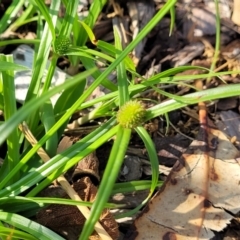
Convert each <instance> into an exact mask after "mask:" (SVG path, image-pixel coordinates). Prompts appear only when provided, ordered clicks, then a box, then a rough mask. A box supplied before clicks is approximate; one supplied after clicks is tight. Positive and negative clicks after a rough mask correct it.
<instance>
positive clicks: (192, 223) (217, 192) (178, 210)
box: [125, 118, 240, 240]
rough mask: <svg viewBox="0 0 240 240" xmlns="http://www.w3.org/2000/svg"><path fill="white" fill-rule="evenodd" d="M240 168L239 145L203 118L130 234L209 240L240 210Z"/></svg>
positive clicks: (145, 236)
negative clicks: (195, 137)
mask: <svg viewBox="0 0 240 240" xmlns="http://www.w3.org/2000/svg"><path fill="white" fill-rule="evenodd" d="M239 170H240V158H239V152H238V150H237V149H236V148H235V147H234V146H233V144H232V143H231V142H230V141H229V139H228V138H227V137H226V136H225V135H224V134H223V133H222V132H221V131H220V130H218V129H216V127H215V126H214V125H213V124H212V123H211V121H210V120H208V119H207V118H205V119H204V118H202V121H201V128H200V131H199V134H198V138H197V139H196V140H195V141H193V142H192V144H191V145H190V147H189V149H188V151H187V152H186V153H185V154H183V156H182V157H181V158H180V159H179V161H178V162H177V163H176V164H175V165H174V167H173V169H172V171H171V173H170V174H169V176H168V178H167V180H166V182H165V184H164V185H163V187H162V188H161V190H160V191H159V192H158V193H157V194H156V196H155V197H154V198H153V199H152V200H151V201H150V202H149V204H148V206H147V207H146V208H145V210H144V211H143V212H142V214H141V216H139V218H138V219H137V220H136V221H135V224H134V227H133V229H132V231H131V232H130V233H129V234H128V235H127V236H126V237H125V239H156V240H157V239H169V240H170V239H184V240H190V239H210V238H211V237H213V236H214V234H213V232H212V231H211V230H214V231H221V230H223V229H224V228H225V227H226V226H227V224H229V223H230V220H231V219H232V218H233V215H232V214H236V213H237V212H238V211H239V210H240V204H239V197H240V191H239V186H240V184H239V181H240V171H239Z"/></svg>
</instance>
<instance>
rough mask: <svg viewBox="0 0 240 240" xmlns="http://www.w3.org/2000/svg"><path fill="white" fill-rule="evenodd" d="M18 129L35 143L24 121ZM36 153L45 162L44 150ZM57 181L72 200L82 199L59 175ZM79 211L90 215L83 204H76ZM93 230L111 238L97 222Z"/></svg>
mask: <svg viewBox="0 0 240 240" xmlns="http://www.w3.org/2000/svg"><path fill="white" fill-rule="evenodd" d="M19 129H20V130H21V131H22V133H23V134H24V135H25V137H26V139H27V140H28V142H29V143H30V144H31V145H32V146H34V145H36V144H37V142H38V141H37V140H36V138H35V137H34V136H33V134H32V132H31V131H30V129H29V128H28V126H27V124H26V123H25V122H23V123H22V124H20V125H19ZM37 153H38V155H39V156H40V158H41V159H42V160H43V161H44V162H47V161H48V160H49V159H50V157H49V156H48V155H47V153H46V152H45V150H44V149H43V148H42V147H40V148H39V149H38V151H37ZM57 181H58V182H59V183H60V185H61V186H62V188H63V189H64V190H65V191H66V193H67V194H68V196H69V197H70V198H71V199H72V200H76V201H83V200H82V199H81V198H80V197H79V195H78V194H77V192H76V191H75V190H74V189H73V188H72V187H71V185H70V184H69V182H68V181H67V179H66V178H65V177H64V176H63V175H61V176H59V177H58V178H57ZM76 207H77V208H78V209H79V211H80V212H81V213H82V214H83V216H84V217H85V218H86V219H88V218H89V216H90V210H89V209H88V208H87V207H85V206H79V205H77V206H76ZM94 229H95V231H96V232H97V233H98V235H99V236H100V237H101V239H103V240H112V238H111V236H110V235H109V234H108V233H107V232H106V230H105V229H104V228H103V226H102V225H101V224H100V223H99V222H97V223H96V224H95V227H94Z"/></svg>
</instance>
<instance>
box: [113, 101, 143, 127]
mask: <svg viewBox="0 0 240 240" xmlns="http://www.w3.org/2000/svg"><path fill="white" fill-rule="evenodd" d="M145 115H146V109H145V108H144V106H143V104H142V103H141V102H139V101H135V100H133V101H132V100H131V101H128V102H127V103H126V104H124V105H123V106H122V107H121V108H120V109H119V111H118V113H117V121H118V123H119V124H120V125H121V126H122V127H124V128H130V129H133V128H135V127H137V126H139V125H141V124H142V123H143V122H144V120H145Z"/></svg>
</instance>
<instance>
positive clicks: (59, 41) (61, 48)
mask: <svg viewBox="0 0 240 240" xmlns="http://www.w3.org/2000/svg"><path fill="white" fill-rule="evenodd" d="M70 43H71V42H70V40H69V38H66V37H64V36H60V37H58V38H56V40H55V43H54V45H55V52H56V53H57V54H59V55H64V54H65V53H66V52H67V50H68V48H69V46H70Z"/></svg>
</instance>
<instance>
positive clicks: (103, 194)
mask: <svg viewBox="0 0 240 240" xmlns="http://www.w3.org/2000/svg"><path fill="white" fill-rule="evenodd" d="M216 1H217V0H216ZM78 2H79V1H77V0H74V1H66V0H63V1H60V0H52V1H51V5H50V7H49V8H47V7H46V6H45V5H44V2H43V1H41V0H30V1H28V3H27V4H26V3H25V1H12V3H11V5H10V6H9V8H8V9H7V10H6V12H5V14H4V16H3V17H2V18H1V20H0V30H1V33H2V34H4V33H7V32H9V31H15V30H17V29H18V28H19V27H20V26H22V25H24V24H27V23H29V22H33V21H35V22H36V23H37V39H35V40H24V39H20V40H5V41H2V42H1V43H0V46H5V45H9V44H20V43H25V44H34V51H35V55H34V63H33V67H32V68H31V69H27V70H31V71H32V80H31V83H30V86H29V89H28V93H27V97H26V100H25V102H24V103H23V105H22V106H21V108H19V109H17V108H16V99H15V95H14V92H15V86H14V71H25V70H26V68H25V67H23V66H19V65H17V64H15V63H14V62H13V59H12V57H11V56H8V55H3V54H2V55H0V62H1V64H0V72H1V75H0V108H1V110H2V111H3V112H4V122H1V125H0V133H1V134H0V145H1V144H3V143H6V146H7V153H6V156H5V158H4V161H3V164H2V166H1V168H0V238H1V239H9V237H12V238H13V239H49V240H50V239H63V238H62V237H61V236H59V235H58V234H56V233H55V232H53V231H52V230H50V229H47V228H46V227H44V226H41V225H40V224H38V223H36V222H34V221H32V220H31V219H30V217H31V215H32V214H34V212H35V211H36V210H38V209H40V208H42V207H43V206H46V204H50V203H55V204H65V205H66V204H67V205H83V206H88V207H90V208H91V214H90V218H89V219H87V220H86V222H85V225H84V227H83V230H82V232H81V235H80V236H79V239H80V240H86V239H88V237H89V236H90V234H91V233H92V231H93V229H94V225H95V223H96V222H97V221H98V219H99V217H100V214H101V212H102V210H103V209H104V208H106V207H108V208H114V207H118V206H117V205H116V204H109V203H108V199H109V197H110V195H111V194H114V193H117V192H128V191H133V190H134V191H136V190H143V189H149V196H148V197H147V199H145V200H144V201H143V202H142V204H140V205H139V206H138V207H137V208H136V209H134V210H132V211H129V213H127V214H128V215H131V214H133V213H135V212H137V211H138V210H139V209H140V208H141V207H142V206H144V204H145V203H146V202H147V201H148V200H149V198H150V197H151V196H152V194H153V192H154V190H155V188H156V186H159V185H160V184H161V183H160V182H159V181H158V174H159V170H158V157H157V153H156V150H155V147H154V144H153V142H152V139H151V137H150V136H149V134H148V132H147V131H146V129H145V128H144V127H143V124H144V123H145V122H146V121H149V120H151V119H153V118H155V117H158V116H160V115H165V114H167V113H169V112H170V111H173V110H176V109H179V108H182V107H184V106H187V105H190V104H196V103H198V102H201V101H209V100H214V99H220V98H226V97H231V96H237V95H239V90H240V84H229V85H225V86H223V87H221V88H215V89H207V90H202V91H197V90H196V91H195V92H194V93H191V94H186V95H184V96H181V97H180V96H175V95H173V94H169V93H167V92H165V91H163V90H160V89H157V85H158V84H178V83H179V82H181V83H185V84H189V82H190V81H193V80H195V79H209V78H211V77H221V76H222V75H226V74H229V73H230V72H221V73H216V72H214V65H213V66H212V68H211V69H210V70H209V69H204V68H201V67H193V66H182V67H176V68H173V69H169V70H166V71H163V72H161V73H158V74H156V75H154V76H152V77H150V78H149V79H144V78H143V77H142V76H140V75H139V74H138V73H137V72H136V69H135V67H134V64H133V62H132V60H131V58H130V57H129V54H130V53H131V51H132V50H133V49H134V48H135V47H136V46H137V44H138V43H139V42H140V41H141V40H142V39H143V38H144V37H145V36H146V35H147V34H148V33H149V32H150V31H151V30H152V29H153V28H154V26H155V25H156V24H157V23H158V22H159V21H161V19H162V18H163V17H164V16H165V15H166V14H168V13H170V16H171V25H170V32H172V31H173V28H174V17H175V12H174V6H175V4H176V2H177V1H176V0H168V1H167V2H166V3H165V5H164V6H163V7H162V8H161V9H160V10H159V11H158V12H157V13H156V15H155V16H154V17H153V18H152V20H151V21H150V22H149V23H148V24H147V25H146V26H145V27H144V28H143V29H142V31H141V32H140V33H139V35H138V36H137V37H136V38H135V39H134V40H133V41H132V42H131V43H130V44H129V45H128V46H127V47H126V48H125V49H122V44H121V38H120V34H119V32H118V29H116V28H114V44H110V43H107V42H104V41H101V40H98V39H96V38H95V36H94V34H93V31H92V29H93V26H94V24H95V22H96V20H97V18H98V16H99V14H100V13H101V11H102V9H103V7H104V6H105V4H106V3H107V1H106V0H96V1H92V4H91V7H90V11H89V15H88V16H87V17H86V18H85V19H84V20H83V21H79V20H78V17H77V15H76V12H77V4H78ZM61 3H62V4H64V6H65V8H66V13H65V16H64V17H63V18H59V16H58V12H59V9H60V4H61ZM24 4H26V5H24ZM23 5H24V9H25V10H24V11H23V14H22V15H21V17H20V18H18V19H16V20H15V21H12V19H14V18H13V17H15V16H16V13H17V12H18V11H17V10H18V9H20V8H21V7H23ZM216 6H217V4H216ZM216 24H217V29H218V30H219V28H220V23H219V21H217V23H216ZM219 37H220V36H219V34H217V40H216V48H217V47H219V44H218V43H219ZM88 39H89V40H90V41H92V43H93V44H94V45H95V46H96V48H95V49H90V48H88V47H87V46H86V42H87V40H88ZM216 51H219V49H216ZM49 54H51V55H52V57H51V62H50V66H49V67H48V71H47V75H46V77H45V81H44V83H42V79H43V76H44V71H45V69H46V65H47V60H48V56H49ZM60 56H67V57H68V58H69V60H70V63H71V65H72V66H73V67H76V66H77V64H78V63H81V64H82V65H83V66H84V67H85V69H86V70H85V71H84V72H81V73H78V74H77V75H75V76H73V77H69V79H67V81H66V82H65V83H63V84H61V85H59V86H56V87H54V88H52V89H50V86H51V81H52V77H53V73H54V70H55V68H56V64H57V60H58V58H59V57H60ZM216 58H217V56H216ZM96 61H103V62H105V63H106V64H107V68H106V69H105V70H104V71H103V72H101V71H100V70H99V69H98V68H97V67H96ZM195 68H198V69H202V70H204V71H205V73H204V74H199V75H194V76H192V75H189V76H176V74H177V73H180V72H183V71H185V70H188V69H195ZM113 71H116V73H117V80H118V81H117V84H114V83H112V82H111V81H110V80H109V79H108V75H109V74H110V73H112V72H113ZM128 73H130V74H128ZM88 76H92V77H93V78H94V79H95V80H94V82H93V83H92V84H91V85H90V86H89V87H88V88H87V89H85V85H86V78H87V77H88ZM129 76H131V77H132V79H130V77H129ZM134 77H138V78H141V79H142V81H141V82H140V83H137V84H135V83H134ZM42 85H43V86H42ZM100 85H102V86H104V87H105V88H107V89H108V90H109V93H108V94H106V95H104V96H101V97H98V98H96V99H93V100H87V98H88V97H89V96H90V95H91V93H92V92H93V91H94V90H95V89H96V88H97V87H98V86H100ZM148 89H154V90H157V91H159V92H160V93H161V94H163V95H165V96H166V97H168V100H166V101H164V102H162V103H158V104H155V105H154V106H153V107H151V108H148V109H146V107H145V106H144V103H143V102H142V101H140V100H139V98H138V96H139V95H140V94H141V93H142V92H143V91H145V90H148ZM59 92H60V93H61V95H60V97H59V98H58V100H57V102H56V104H55V105H54V106H53V105H52V103H51V101H50V100H49V99H50V98H51V97H52V96H53V95H55V94H56V93H59ZM96 103H98V104H99V105H98V107H97V108H95V109H94V110H93V111H92V112H90V113H89V116H88V118H86V119H83V121H82V122H86V121H87V120H90V119H95V118H99V117H105V118H106V120H107V121H105V122H103V123H102V124H101V125H100V126H99V127H98V128H97V129H96V130H94V131H93V132H91V133H90V134H88V135H87V136H85V137H84V138H82V139H81V140H79V141H78V142H77V143H76V144H74V145H73V146H72V147H70V148H68V149H66V150H65V151H63V152H62V153H61V154H57V153H56V152H57V146H58V142H59V140H60V138H61V136H62V134H63V131H64V129H65V127H66V125H67V124H68V122H69V120H70V118H71V116H72V114H73V113H74V112H76V111H81V110H83V109H86V108H89V107H93V106H94V105H95V104H96ZM23 121H26V122H27V124H28V126H29V128H30V129H31V131H32V132H33V134H34V135H35V136H36V138H37V139H38V143H37V144H36V145H34V146H33V147H31V146H29V144H28V143H27V142H25V141H24V140H23V136H22V134H21V133H20V131H19V130H18V125H19V124H20V123H22V122H23ZM133 130H134V131H135V132H136V133H137V134H138V135H139V136H140V137H141V139H142V141H143V143H144V144H145V147H146V149H147V152H148V156H149V160H150V163H151V166H152V180H151V181H134V182H126V183H116V179H117V176H118V174H119V171H120V168H121V165H122V163H123V159H124V156H125V153H126V150H127V147H128V144H129V141H130V137H131V133H132V131H133ZM109 139H114V143H113V145H112V149H111V153H110V156H109V159H108V162H107V166H106V168H105V171H104V174H103V177H102V179H101V183H100V186H99V189H98V193H97V196H96V200H95V201H94V203H87V202H78V201H72V200H69V199H54V198H39V197H37V194H38V193H39V192H40V191H41V190H43V189H44V188H46V187H47V186H49V185H50V184H51V182H53V181H54V180H55V179H57V177H58V176H60V175H61V174H64V173H65V172H66V171H67V170H69V169H70V168H71V167H73V166H74V165H75V164H76V163H77V162H78V161H80V160H81V159H83V158H84V157H85V156H87V155H88V154H90V153H91V152H93V151H95V150H96V149H97V148H99V147H100V146H101V145H103V144H104V143H106V142H107V141H109ZM40 147H43V148H44V149H45V150H46V151H47V153H48V154H49V156H50V157H51V159H50V160H49V161H48V162H46V163H43V162H42V161H41V160H40V159H39V157H38V156H37V155H36V153H37V150H38V149H39V148H40ZM127 214H125V215H127ZM119 217H123V215H120V216H119Z"/></svg>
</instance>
